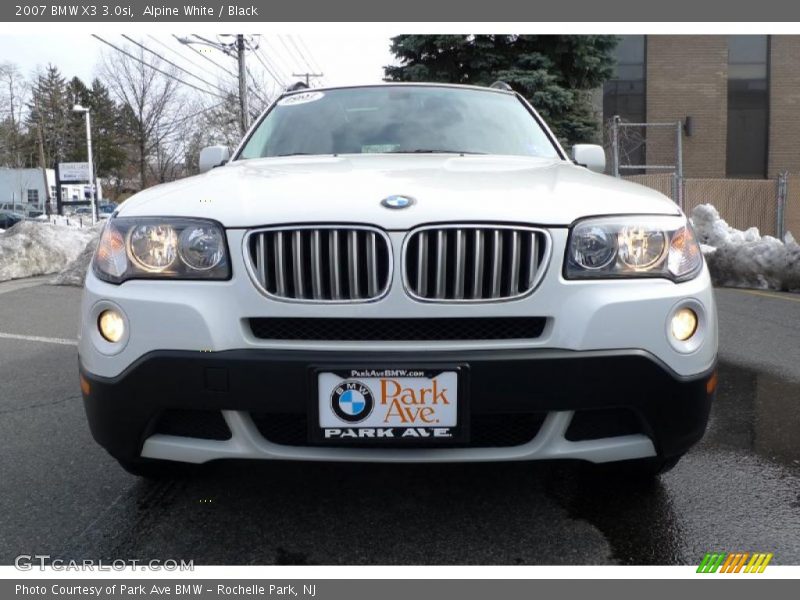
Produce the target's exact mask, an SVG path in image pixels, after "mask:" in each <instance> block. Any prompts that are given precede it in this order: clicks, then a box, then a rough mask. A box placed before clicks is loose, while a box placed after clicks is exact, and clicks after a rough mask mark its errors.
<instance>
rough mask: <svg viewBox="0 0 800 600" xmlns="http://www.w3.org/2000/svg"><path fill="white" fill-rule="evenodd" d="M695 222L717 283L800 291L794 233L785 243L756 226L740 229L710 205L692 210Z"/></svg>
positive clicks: (799, 264)
mask: <svg viewBox="0 0 800 600" xmlns="http://www.w3.org/2000/svg"><path fill="white" fill-rule="evenodd" d="M692 224H693V225H694V229H695V233H696V234H697V240H698V241H699V242H700V244H701V246H700V247H701V249H702V250H703V255H704V256H705V258H706V262H707V263H708V268H709V270H710V271H711V278H712V279H713V280H714V284H715V285H721V286H731V287H749V288H760V289H773V290H783V291H800V245H798V244H797V242H796V241H795V239H794V238H793V237H792V234H791V233H787V234H786V238H785V242H782V241H781V240H779V239H777V238H774V237H772V236H769V235H765V236H762V235H761V234H760V233H759V231H758V229H757V228H755V227H751V228H750V229H748V230H747V231H739V230H738V229H734V228H733V227H731V226H730V225H728V224H727V223H726V222H725V221H724V220H723V219H722V218H720V216H719V212H717V209H716V208H714V207H713V206H712V205H710V204H701V205H699V206H697V207H696V208H695V209H694V210H693V211H692Z"/></svg>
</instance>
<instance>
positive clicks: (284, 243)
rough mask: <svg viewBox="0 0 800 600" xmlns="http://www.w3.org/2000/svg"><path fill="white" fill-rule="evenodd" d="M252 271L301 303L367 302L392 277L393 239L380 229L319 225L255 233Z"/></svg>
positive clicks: (250, 241)
mask: <svg viewBox="0 0 800 600" xmlns="http://www.w3.org/2000/svg"><path fill="white" fill-rule="evenodd" d="M247 247H248V252H249V259H250V267H251V272H252V273H253V276H254V278H255V280H256V283H257V284H258V285H259V287H261V289H262V290H263V291H264V292H266V293H267V294H269V295H270V296H275V297H277V298H281V299H284V300H293V301H298V302H303V301H306V302H365V301H368V300H374V299H376V298H379V297H380V296H382V295H383V294H384V293H385V292H386V290H387V289H388V287H389V284H390V281H391V276H392V258H391V250H390V244H389V238H388V237H387V236H386V234H385V233H383V232H382V231H380V230H379V229H373V228H369V227H356V226H350V227H346V226H330V227H329V226H313V227H302V228H300V227H294V228H280V229H266V230H261V231H253V232H251V233H250V234H249V236H248V238H247Z"/></svg>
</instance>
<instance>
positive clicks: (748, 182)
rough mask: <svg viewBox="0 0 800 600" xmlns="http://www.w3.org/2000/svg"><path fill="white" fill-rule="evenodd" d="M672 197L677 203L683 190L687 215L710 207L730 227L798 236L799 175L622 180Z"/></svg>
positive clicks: (637, 177)
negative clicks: (752, 177) (706, 205)
mask: <svg viewBox="0 0 800 600" xmlns="http://www.w3.org/2000/svg"><path fill="white" fill-rule="evenodd" d="M624 179H627V180H628V181H633V182H635V183H639V184H641V185H644V186H647V187H649V188H652V189H654V190H657V191H659V192H661V193H662V194H664V195H666V196H668V197H670V198H672V199H673V200H675V201H676V202H677V201H678V198H680V197H681V196H680V194H679V193H678V192H677V191H676V190H678V189H679V188H678V186H679V185H681V184H682V187H683V206H682V208H683V210H684V212H685V213H686V214H687V215H691V214H692V210H694V208H695V207H696V206H697V205H698V204H713V205H714V207H715V208H716V209H717V210H718V211H719V214H720V216H721V217H722V218H723V219H725V221H727V222H728V224H729V225H730V226H731V227H735V228H736V229H741V230H746V229H748V228H750V227H758V230H759V231H760V232H761V234H762V235H771V236H774V237H777V238H781V239H782V238H783V236H784V234H785V233H786V232H794V234H795V236H797V237H800V174H798V175H795V174H790V175H781V176H779V177H777V178H775V179H704V178H685V179H683V181H682V182H681V181H680V179H679V178H678V177H677V175H676V174H675V173H651V174H646V175H630V176H627V177H625V178H624Z"/></svg>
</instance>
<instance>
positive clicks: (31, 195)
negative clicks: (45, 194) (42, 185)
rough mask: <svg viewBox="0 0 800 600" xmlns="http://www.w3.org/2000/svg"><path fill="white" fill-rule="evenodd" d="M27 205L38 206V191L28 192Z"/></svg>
mask: <svg viewBox="0 0 800 600" xmlns="http://www.w3.org/2000/svg"><path fill="white" fill-rule="evenodd" d="M28 204H39V190H28Z"/></svg>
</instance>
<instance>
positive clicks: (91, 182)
mask: <svg viewBox="0 0 800 600" xmlns="http://www.w3.org/2000/svg"><path fill="white" fill-rule="evenodd" d="M72 110H73V111H74V112H77V113H83V114H84V115H85V116H86V153H87V154H88V158H89V199H90V200H91V203H92V225H94V224H96V223H97V201H96V194H95V186H94V163H93V162H92V121H91V117H90V116H89V109H88V108H84V107H83V106H81V105H80V104H76V105H75V106H74V107H73V109H72Z"/></svg>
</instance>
